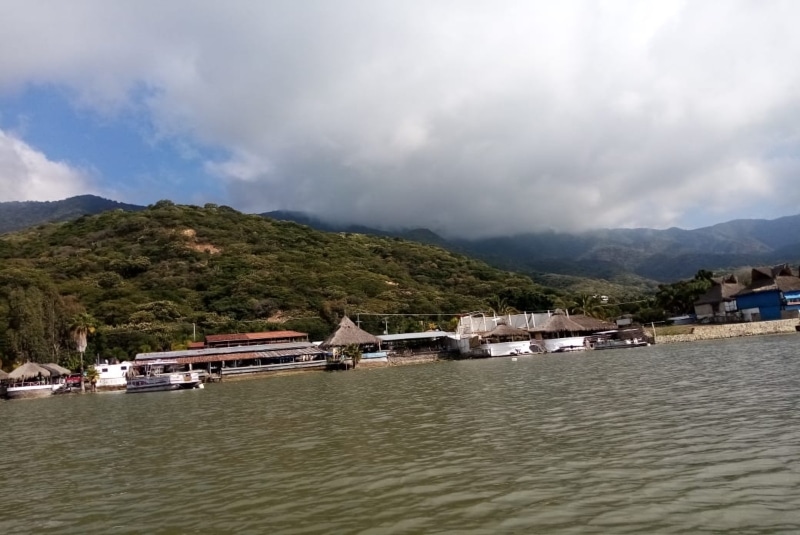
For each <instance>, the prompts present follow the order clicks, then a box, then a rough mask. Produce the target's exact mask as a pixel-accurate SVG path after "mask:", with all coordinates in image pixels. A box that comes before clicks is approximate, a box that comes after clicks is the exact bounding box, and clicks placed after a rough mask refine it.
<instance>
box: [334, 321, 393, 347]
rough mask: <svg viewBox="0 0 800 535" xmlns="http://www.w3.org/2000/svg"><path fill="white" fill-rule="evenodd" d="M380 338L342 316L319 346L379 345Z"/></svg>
mask: <svg viewBox="0 0 800 535" xmlns="http://www.w3.org/2000/svg"><path fill="white" fill-rule="evenodd" d="M380 343H381V340H380V338H378V337H377V336H374V335H372V334H370V333H368V332H367V331H365V330H363V329H361V328H360V327H358V326H357V325H356V324H355V323H353V321H352V320H351V319H350V318H348V317H347V316H345V317H343V318H342V321H340V322H339V326H338V327H337V328H336V330H335V331H334V332H333V334H331V335H330V336H329V337H328V338H326V339H325V341H324V342H322V344H321V347H323V348H327V347H343V346H349V345H380Z"/></svg>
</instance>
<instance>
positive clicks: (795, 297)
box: [736, 264, 800, 321]
mask: <svg viewBox="0 0 800 535" xmlns="http://www.w3.org/2000/svg"><path fill="white" fill-rule="evenodd" d="M736 308H737V309H738V310H739V311H740V312H741V313H742V315H743V316H744V318H745V319H746V320H750V321H757V320H761V321H768V320H779V319H781V318H782V317H783V311H784V310H800V277H796V276H795V275H794V274H793V273H792V270H791V268H789V266H788V265H786V264H783V265H780V266H775V267H772V268H764V267H760V268H754V269H753V271H752V281H751V282H750V284H749V285H748V286H747V287H746V288H744V289H743V290H741V291H740V292H739V293H737V294H736Z"/></svg>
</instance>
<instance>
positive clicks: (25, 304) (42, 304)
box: [0, 200, 797, 370]
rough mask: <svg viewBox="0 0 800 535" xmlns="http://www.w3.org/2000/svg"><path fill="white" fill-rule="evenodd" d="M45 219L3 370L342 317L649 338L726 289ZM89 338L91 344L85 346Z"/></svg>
mask: <svg viewBox="0 0 800 535" xmlns="http://www.w3.org/2000/svg"><path fill="white" fill-rule="evenodd" d="M126 208H127V207H126ZM42 217H44V216H42ZM44 221H45V220H39V221H33V220H32V221H30V225H31V226H28V227H26V228H24V229H22V230H16V231H14V232H9V233H7V234H4V235H2V236H0V358H1V359H2V367H3V368H4V369H6V370H11V369H13V368H14V367H15V366H17V365H19V364H21V363H23V362H27V361H31V362H41V363H58V364H60V365H63V366H65V367H66V368H69V369H72V370H77V369H79V368H80V366H81V364H80V359H81V355H82V352H80V351H78V350H79V349H82V350H83V353H85V355H86V358H87V360H94V359H95V358H98V357H99V358H102V359H116V360H120V361H122V360H129V359H132V358H133V357H134V356H135V355H136V354H139V353H143V352H153V351H173V350H180V349H187V348H189V347H190V345H191V344H192V343H193V342H194V341H197V340H202V339H203V337H204V336H207V335H213V334H218V333H246V332H269V331H281V330H284V331H285V330H293V331H299V332H302V333H307V335H308V338H309V339H310V340H323V339H325V338H326V337H327V336H329V335H330V334H331V333H332V332H333V331H334V329H335V328H336V326H337V324H338V322H339V321H340V319H341V318H342V317H344V316H345V315H350V316H351V317H357V318H358V323H359V326H360V327H361V328H362V329H364V330H365V331H368V332H370V333H374V334H380V333H385V334H392V333H410V332H419V331H426V330H431V329H438V330H441V331H445V332H450V331H454V330H455V329H456V327H457V324H458V318H459V316H462V315H465V314H482V315H484V316H491V317H503V316H507V315H510V314H516V313H520V312H524V311H528V312H530V311H539V312H545V311H553V310H556V309H560V310H563V311H565V313H566V314H567V315H581V316H585V317H589V318H596V319H598V320H602V321H606V322H613V321H614V320H618V319H622V320H624V321H623V323H632V324H640V325H644V326H647V327H648V328H650V327H651V326H653V325H655V326H661V325H665V324H666V323H667V322H668V321H669V318H670V317H674V316H677V315H682V314H687V313H691V312H692V311H693V308H694V303H695V302H696V301H697V300H698V298H700V297H701V296H702V295H703V294H704V293H706V292H708V291H709V289H711V288H713V287H714V285H715V284H716V282H715V280H716V279H715V273H714V272H711V271H708V270H700V271H699V272H698V273H697V274H696V275H695V276H694V277H693V278H692V279H688V280H683V281H676V282H671V283H655V282H652V283H651V284H650V285H649V287H644V288H643V287H642V285H639V284H636V285H633V286H632V287H631V288H628V289H625V288H624V287H620V286H618V285H617V286H612V287H613V288H614V289H615V293H614V294H612V295H608V294H606V293H603V291H604V290H607V289H608V288H609V287H610V286H609V281H608V280H605V279H600V278H597V279H591V278H585V279H582V280H581V283H580V285H579V287H580V288H582V289H584V290H589V291H581V292H576V291H574V289H572V290H571V289H570V288H567V287H564V286H563V285H561V286H548V285H544V284H541V283H538V282H535V281H534V279H533V278H532V276H531V275H530V274H521V273H515V272H510V271H507V270H505V269H500V268H497V267H493V266H492V265H490V264H489V263H487V262H486V261H484V260H477V259H474V258H470V257H468V256H465V255H464V254H460V253H458V252H455V251H453V250H450V249H446V248H444V247H442V246H439V245H431V244H426V243H419V242H415V241H412V240H410V239H404V238H401V237H398V236H387V235H369V234H361V233H352V232H327V231H322V230H315V229H313V228H311V227H309V226H306V225H302V224H299V223H295V222H291V221H280V220H275V219H272V218H269V217H264V216H261V215H248V214H243V213H240V212H238V211H236V210H233V209H231V208H229V207H226V206H218V205H214V204H207V205H205V206H203V207H199V206H180V205H176V204H174V203H172V202H171V201H167V200H165V201H160V202H158V203H155V204H153V205H151V206H149V207H141V208H136V209H123V208H120V207H117V208H115V209H111V210H105V211H100V212H99V213H97V214H93V215H78V214H75V215H74V216H72V218H70V219H68V220H67V221H61V222H51V223H47V222H44ZM540 275H542V276H540V277H538V278H539V279H547V276H546V274H540ZM745 278H746V277H742V279H743V282H747V281H746V280H744V279H745ZM595 283H596V284H595ZM593 284H595V286H592V285H593ZM593 287H596V288H598V290H597V291H591V290H590V289H591V288H593ZM792 321H794V324H796V323H797V320H796V319H792V318H788V319H785V320H784V321H783V322H780V321H779V322H766V323H770V324H771V325H772V326H771V327H768V328H765V329H764V331H763V332H767V331H770V329H775V328H778V326H781V327H780V328H781V329H784V331H785V332H790V331H791V330H792V329H793V328H794V324H793V323H792ZM747 325H749V327H739V326H731V327H721V328H717V327H709V328H706V327H705V326H698V327H697V328H696V329H695V331H694V332H693V333H690V334H680V335H658V333H657V339H658V341H659V342H671V341H688V340H696V339H705V338H706V337H708V336H712V335H710V334H707V333H709V332H714V329H722V331H719V332H718V333H717V335H718V337H723V336H729V335H730V336H739V335H745V334H755V333H761V332H762V331H761V330H760V328H758V327H756V326H755V323H750V324H747ZM790 327H791V328H790ZM709 329H710V330H709ZM784 331H781V332H784ZM81 332H82V333H83V334H84V337H83V340H82V341H83V342H84V343H85V344H86V345H85V346H84V347H80V348H79V347H78V345H76V342H81V337H80V336H76V334H78V333H81ZM770 332H771V331H770ZM703 333H706V334H703ZM717 335H714V336H717Z"/></svg>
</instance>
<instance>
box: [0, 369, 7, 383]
mask: <svg viewBox="0 0 800 535" xmlns="http://www.w3.org/2000/svg"><path fill="white" fill-rule="evenodd" d="M3 379H8V374H7V373H6V372H4V371H3V370H0V381H2V380H3Z"/></svg>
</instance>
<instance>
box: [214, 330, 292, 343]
mask: <svg viewBox="0 0 800 535" xmlns="http://www.w3.org/2000/svg"><path fill="white" fill-rule="evenodd" d="M307 336H308V334H306V333H301V332H297V331H268V332H263V333H236V334H209V335H208V336H206V344H214V343H220V342H249V341H252V340H280V339H283V338H306V337H307Z"/></svg>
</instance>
